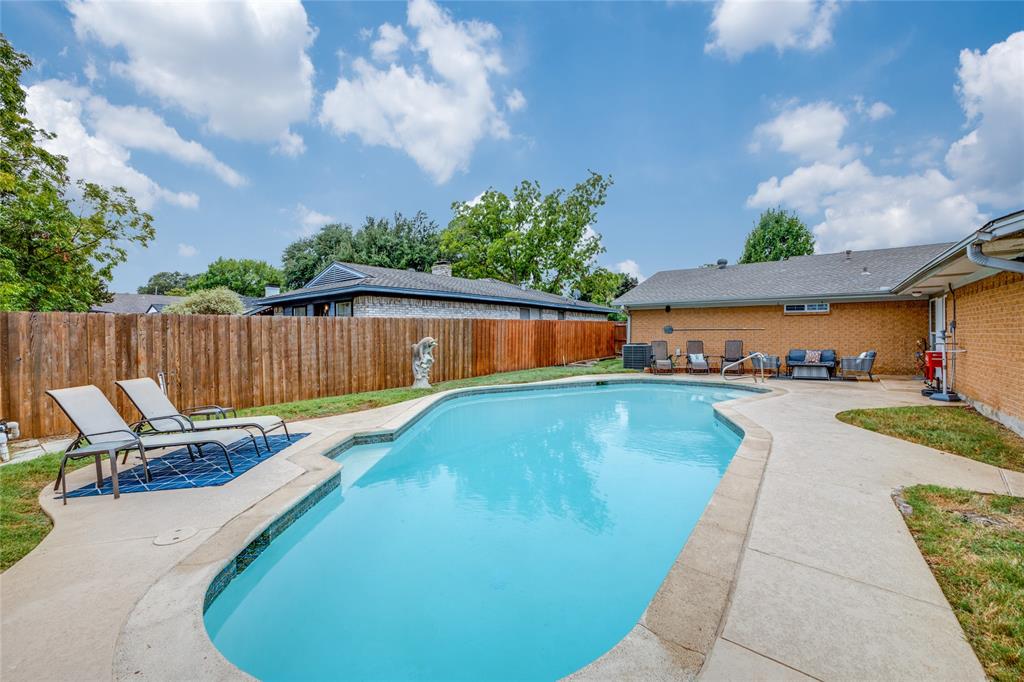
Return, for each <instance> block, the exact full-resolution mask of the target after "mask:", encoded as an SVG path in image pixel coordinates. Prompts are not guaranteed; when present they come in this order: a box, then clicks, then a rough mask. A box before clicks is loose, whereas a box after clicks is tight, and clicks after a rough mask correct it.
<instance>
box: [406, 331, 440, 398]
mask: <svg viewBox="0 0 1024 682" xmlns="http://www.w3.org/2000/svg"><path fill="white" fill-rule="evenodd" d="M435 348H437V341H435V340H434V339H433V337H430V336H425V337H423V338H422V339H420V342H419V343H414V344H412V376H413V378H414V379H415V381H413V382H412V387H413V388H430V368H431V366H432V365H433V364H434V349H435Z"/></svg>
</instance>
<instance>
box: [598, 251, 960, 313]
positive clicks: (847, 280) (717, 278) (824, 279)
mask: <svg viewBox="0 0 1024 682" xmlns="http://www.w3.org/2000/svg"><path fill="white" fill-rule="evenodd" d="M948 247H949V244H925V245H922V246H904V247H900V248H895V249H875V250H871V251H852V252H850V254H849V257H848V256H847V254H846V253H845V252H840V253H824V254H815V255H813V256H797V257H795V258H790V259H789V260H784V261H774V262H771V263H750V264H748V265H730V266H727V267H725V268H722V269H719V268H692V269H689V270H664V271H662V272H659V273H657V274H655V275H654V276H653V277H651V278H650V279H647V280H645V281H644V282H643V283H641V284H640V285H639V286H637V287H636V288H634V289H632V290H631V291H629V292H627V293H625V294H623V295H622V296H620V297H619V298H618V299H616V300H615V301H614V303H615V304H616V305H625V306H644V305H670V304H671V305H681V304H704V305H706V304H710V303H716V302H722V303H730V302H737V303H738V302H744V301H777V300H787V299H801V298H803V299H823V298H833V297H834V298H844V297H885V296H887V295H890V293H891V290H892V288H893V287H895V286H896V285H897V284H899V283H900V282H901V281H902V280H903V279H904V278H905V277H906V276H907V275H909V274H910V273H912V272H914V270H916V269H917V268H919V267H921V266H922V265H923V264H924V263H926V262H928V260H930V259H931V258H933V257H935V256H936V255H938V254H939V253H941V252H942V251H943V250H945V249H946V248H948Z"/></svg>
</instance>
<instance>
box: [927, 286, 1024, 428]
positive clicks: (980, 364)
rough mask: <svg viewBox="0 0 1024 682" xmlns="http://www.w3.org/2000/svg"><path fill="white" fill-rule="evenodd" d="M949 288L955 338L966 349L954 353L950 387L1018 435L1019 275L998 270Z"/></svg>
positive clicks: (1022, 393)
mask: <svg viewBox="0 0 1024 682" xmlns="http://www.w3.org/2000/svg"><path fill="white" fill-rule="evenodd" d="M955 294H956V322H957V325H956V342H957V347H958V348H961V349H963V350H964V351H966V352H964V353H959V354H958V355H957V359H956V368H955V370H956V377H955V381H956V386H955V388H956V391H957V392H958V393H960V394H961V395H962V396H964V397H965V398H967V399H968V401H970V402H971V403H972V404H973V405H974V406H975V407H977V408H978V410H979V411H981V412H982V413H984V414H987V415H988V416H990V417H995V418H997V419H999V420H1000V421H1002V422H1003V423H1005V424H1006V425H1007V426H1009V427H1010V428H1012V429H1014V430H1015V431H1017V432H1018V433H1020V434H1022V435H1024V275H1021V274H1018V273H1013V272H1001V273H999V274H997V275H993V276H991V277H987V278H985V279H983V280H979V281H977V282H973V283H972V284H968V285H967V286H965V287H962V288H960V289H956V290H955ZM946 320H947V323H948V322H951V321H952V320H953V299H952V297H951V296H947V297H946Z"/></svg>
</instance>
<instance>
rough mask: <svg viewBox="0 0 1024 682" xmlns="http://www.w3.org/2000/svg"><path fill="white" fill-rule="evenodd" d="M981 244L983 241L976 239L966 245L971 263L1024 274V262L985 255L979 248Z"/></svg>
mask: <svg viewBox="0 0 1024 682" xmlns="http://www.w3.org/2000/svg"><path fill="white" fill-rule="evenodd" d="M982 244H983V242H981V241H976V242H971V243H970V244H968V245H967V258H968V260H970V261H971V262H972V263H976V264H978V265H981V266H982V267H986V268H992V269H993V270H1008V271H1009V272H1019V273H1021V274H1024V263H1022V262H1020V261H1017V260H1007V259H1006V258H996V257H995V256H987V255H985V253H984V252H983V251H982V250H981V247H982Z"/></svg>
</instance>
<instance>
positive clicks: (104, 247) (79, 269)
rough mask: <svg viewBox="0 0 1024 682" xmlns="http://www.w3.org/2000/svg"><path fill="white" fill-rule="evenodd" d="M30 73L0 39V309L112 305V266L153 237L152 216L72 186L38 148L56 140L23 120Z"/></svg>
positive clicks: (106, 194) (60, 166)
mask: <svg viewBox="0 0 1024 682" xmlns="http://www.w3.org/2000/svg"><path fill="white" fill-rule="evenodd" d="M31 66H32V62H31V60H30V59H29V58H28V57H27V56H26V55H24V54H21V53H19V52H18V51H17V50H15V49H14V47H13V46H12V45H11V43H10V42H9V41H8V40H7V38H6V37H4V36H3V35H0V99H2V102H3V105H2V107H0V310H71V311H85V310H88V309H89V308H90V307H91V306H92V305H94V304H97V303H102V302H105V301H109V300H110V293H109V292H108V290H107V285H108V283H109V282H110V278H111V275H112V274H113V270H114V267H115V266H117V265H118V264H120V263H122V262H124V261H125V259H126V258H127V256H128V251H127V247H128V246H129V245H130V244H138V245H140V246H145V245H147V244H148V243H149V241H150V240H151V239H152V238H153V236H154V234H155V231H154V229H153V217H152V216H151V215H149V214H148V213H145V212H144V211H140V210H139V208H138V206H137V205H136V203H135V199H133V198H132V197H131V196H130V195H129V194H128V192H127V191H126V190H125V189H124V188H123V187H112V188H106V187H101V186H100V185H97V184H95V183H92V182H87V181H84V180H79V181H78V182H77V183H73V182H72V181H71V179H70V177H69V176H68V173H67V159H66V158H65V157H63V156H60V155H57V154H52V153H50V152H48V151H46V150H45V149H43V148H42V147H41V146H39V144H37V143H38V141H40V140H48V139H53V138H54V135H53V134H52V133H49V132H46V131H45V130H42V129H40V128H37V127H36V126H35V125H34V124H33V123H32V121H31V120H29V118H28V112H27V110H26V108H25V90H24V89H23V88H22V87H21V84H20V82H19V81H20V79H21V75H22V73H23V72H24V71H25V70H27V69H29V68H30V67H31Z"/></svg>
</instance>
